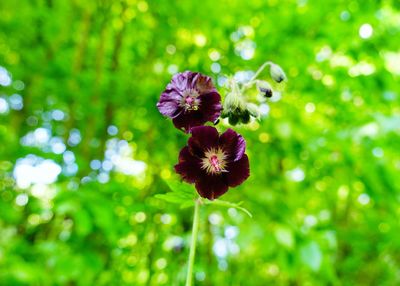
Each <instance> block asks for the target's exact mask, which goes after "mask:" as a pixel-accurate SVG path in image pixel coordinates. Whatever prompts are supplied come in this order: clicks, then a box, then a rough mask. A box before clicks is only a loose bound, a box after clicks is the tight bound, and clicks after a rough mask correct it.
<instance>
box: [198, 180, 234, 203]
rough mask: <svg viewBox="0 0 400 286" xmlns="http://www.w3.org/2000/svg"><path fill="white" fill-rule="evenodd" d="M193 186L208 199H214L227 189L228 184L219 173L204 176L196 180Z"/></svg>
mask: <svg viewBox="0 0 400 286" xmlns="http://www.w3.org/2000/svg"><path fill="white" fill-rule="evenodd" d="M195 186H196V190H197V192H198V193H199V195H200V196H202V197H203V198H207V199H209V200H214V199H216V198H218V197H220V196H222V195H223V194H225V193H226V192H227V191H228V184H227V183H226V182H225V180H224V177H223V176H221V175H217V176H205V177H203V178H202V179H201V180H199V181H197V182H196V185H195Z"/></svg>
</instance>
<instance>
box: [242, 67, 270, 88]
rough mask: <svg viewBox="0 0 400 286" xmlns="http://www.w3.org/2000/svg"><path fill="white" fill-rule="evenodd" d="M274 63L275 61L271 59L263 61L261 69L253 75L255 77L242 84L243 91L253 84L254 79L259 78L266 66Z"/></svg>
mask: <svg viewBox="0 0 400 286" xmlns="http://www.w3.org/2000/svg"><path fill="white" fill-rule="evenodd" d="M271 64H273V62H271V61H266V62H265V63H263V64H262V65H261V66H260V67H259V69H258V70H257V71H256V73H255V74H254V75H253V77H252V78H251V79H250V80H249V81H248V82H247V83H246V84H244V85H243V86H242V90H241V91H242V92H243V91H245V89H247V88H249V87H250V86H252V85H253V84H254V81H255V80H256V79H257V77H258V76H259V75H260V73H261V72H262V71H263V70H264V69H265V67H267V66H269V65H271Z"/></svg>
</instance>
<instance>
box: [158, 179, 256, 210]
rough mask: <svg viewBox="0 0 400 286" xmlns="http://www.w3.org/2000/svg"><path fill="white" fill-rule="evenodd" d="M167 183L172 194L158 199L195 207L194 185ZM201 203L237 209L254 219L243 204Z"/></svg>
mask: <svg viewBox="0 0 400 286" xmlns="http://www.w3.org/2000/svg"><path fill="white" fill-rule="evenodd" d="M165 183H166V184H167V185H168V187H169V188H170V189H171V192H168V193H166V194H157V195H155V197H156V198H157V199H161V200H164V201H166V202H169V203H173V204H178V205H180V207H181V208H188V207H191V206H194V201H195V199H196V198H197V194H196V193H195V192H194V191H193V186H192V185H189V184H185V183H183V182H180V181H176V180H169V181H165ZM201 203H202V204H204V205H216V206H222V207H226V208H235V209H238V210H240V211H242V212H244V213H245V214H247V215H248V216H249V217H253V216H252V215H251V213H250V212H249V211H248V210H247V209H245V208H244V207H242V206H241V205H242V204H243V202H239V203H237V204H236V203H231V202H227V201H221V200H213V201H210V200H207V199H203V198H202V199H201Z"/></svg>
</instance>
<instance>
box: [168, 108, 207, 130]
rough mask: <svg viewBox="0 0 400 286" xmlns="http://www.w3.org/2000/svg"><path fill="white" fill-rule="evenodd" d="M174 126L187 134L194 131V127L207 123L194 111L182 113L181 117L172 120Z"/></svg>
mask: <svg viewBox="0 0 400 286" xmlns="http://www.w3.org/2000/svg"><path fill="white" fill-rule="evenodd" d="M172 122H173V123H174V126H175V127H176V128H178V129H181V130H183V131H185V132H187V131H189V130H190V129H192V127H196V126H201V125H203V124H204V123H206V122H207V120H205V119H204V116H203V114H202V113H201V112H199V111H193V112H190V113H184V112H183V113H181V114H180V115H179V116H177V117H175V118H173V119H172Z"/></svg>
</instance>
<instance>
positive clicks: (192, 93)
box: [180, 88, 200, 111]
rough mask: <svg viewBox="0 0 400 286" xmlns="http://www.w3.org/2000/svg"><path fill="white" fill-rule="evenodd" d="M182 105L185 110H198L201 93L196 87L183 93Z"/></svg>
mask: <svg viewBox="0 0 400 286" xmlns="http://www.w3.org/2000/svg"><path fill="white" fill-rule="evenodd" d="M180 105H181V106H182V107H183V108H184V109H185V111H190V110H198V109H199V105H200V99H199V93H198V91H197V90H196V89H191V88H189V89H186V90H185V91H184V92H183V93H182V100H181V103H180Z"/></svg>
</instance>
